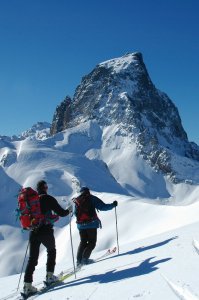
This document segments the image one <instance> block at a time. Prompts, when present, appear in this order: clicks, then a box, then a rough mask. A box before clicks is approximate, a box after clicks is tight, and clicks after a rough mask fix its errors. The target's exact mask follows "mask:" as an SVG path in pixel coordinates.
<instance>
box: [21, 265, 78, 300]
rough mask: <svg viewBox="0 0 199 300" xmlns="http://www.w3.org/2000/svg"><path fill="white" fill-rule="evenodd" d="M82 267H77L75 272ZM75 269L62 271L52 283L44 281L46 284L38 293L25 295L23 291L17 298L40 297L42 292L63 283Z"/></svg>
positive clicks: (22, 299)
mask: <svg viewBox="0 0 199 300" xmlns="http://www.w3.org/2000/svg"><path fill="white" fill-rule="evenodd" d="M80 270H81V268H80V267H79V268H76V270H75V272H76V273H77V272H78V271H80ZM74 274H75V273H74V270H72V271H69V272H68V273H64V272H61V273H60V274H59V275H58V279H59V280H58V281H56V282H53V283H51V284H48V283H47V282H46V281H43V283H44V285H43V286H42V287H41V288H39V289H38V290H37V292H36V293H34V294H30V295H28V296H26V295H24V294H23V293H21V297H20V298H17V300H26V299H31V300H32V299H35V298H37V297H39V296H40V295H42V294H45V293H46V292H47V291H49V290H51V289H53V288H55V287H57V286H59V285H62V284H63V281H64V280H65V279H67V278H69V277H70V276H72V275H74Z"/></svg>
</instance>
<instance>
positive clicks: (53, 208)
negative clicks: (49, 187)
mask: <svg viewBox="0 0 199 300" xmlns="http://www.w3.org/2000/svg"><path fill="white" fill-rule="evenodd" d="M40 206H41V212H42V214H44V215H45V214H46V213H48V214H49V213H52V212H55V213H56V214H57V215H58V216H60V217H65V216H67V215H68V214H69V210H68V209H63V208H62V207H61V206H60V205H59V203H58V202H57V200H56V199H55V198H54V197H52V196H50V195H48V194H44V193H42V194H41V195H40Z"/></svg>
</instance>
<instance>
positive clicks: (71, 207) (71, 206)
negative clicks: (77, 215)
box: [67, 204, 73, 213]
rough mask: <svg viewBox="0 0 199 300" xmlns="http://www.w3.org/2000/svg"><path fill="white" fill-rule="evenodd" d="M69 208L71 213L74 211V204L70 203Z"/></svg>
mask: <svg viewBox="0 0 199 300" xmlns="http://www.w3.org/2000/svg"><path fill="white" fill-rule="evenodd" d="M67 209H68V211H69V213H72V212H73V205H72V204H69V206H68V208H67Z"/></svg>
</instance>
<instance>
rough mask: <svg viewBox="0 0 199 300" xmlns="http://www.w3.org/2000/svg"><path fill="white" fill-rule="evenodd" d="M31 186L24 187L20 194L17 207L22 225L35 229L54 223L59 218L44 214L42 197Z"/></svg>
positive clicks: (25, 227)
mask: <svg viewBox="0 0 199 300" xmlns="http://www.w3.org/2000/svg"><path fill="white" fill-rule="evenodd" d="M41 196H42V195H39V194H38V193H37V192H36V191H35V190H33V189H32V188H31V187H26V188H22V189H21V190H20V192H19V194H18V197H17V200H18V208H17V209H16V211H17V215H18V217H19V220H20V223H21V227H22V228H23V229H25V230H33V229H35V228H38V227H40V226H41V225H44V224H45V225H47V224H52V223H54V222H56V221H57V220H58V218H59V217H58V216H57V215H52V214H51V215H49V216H47V215H44V214H42V212H41V206H40V197H41Z"/></svg>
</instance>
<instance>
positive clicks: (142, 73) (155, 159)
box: [51, 52, 199, 181]
mask: <svg viewBox="0 0 199 300" xmlns="http://www.w3.org/2000/svg"><path fill="white" fill-rule="evenodd" d="M88 120H96V121H97V122H98V124H99V125H100V126H109V125H113V124H117V125H119V127H120V128H121V131H122V132H123V134H125V135H130V136H131V137H132V141H133V142H135V143H136V145H137V151H138V153H139V154H140V155H142V157H143V158H144V159H145V160H147V161H148V162H149V163H150V164H151V166H152V167H154V168H155V169H157V170H161V171H162V172H163V173H164V174H168V175H170V177H171V178H172V179H173V181H175V180H177V179H176V176H175V172H174V171H173V169H172V165H171V158H172V156H173V155H174V154H175V155H180V156H182V157H187V158H191V159H194V160H197V161H199V147H198V146H197V145H196V144H195V143H190V142H189V141H188V138H187V134H186V132H185V130H184V129H183V126H182V123H181V119H180V116H179V113H178V109H177V108H176V106H175V105H174V104H173V102H172V101H171V100H170V99H169V97H168V96H167V95H166V94H165V93H163V92H161V91H159V90H158V89H156V87H155V86H154V84H153V83H152V81H151V79H150V77H149V74H148V72H147V69H146V67H145V64H144V62H143V58H142V54H141V53H137V52H136V53H128V54H126V55H124V56H122V57H120V58H116V59H111V60H108V61H106V62H103V63H100V64H99V65H97V66H96V68H95V69H94V70H93V71H92V72H91V73H90V74H88V75H87V76H84V77H83V78H82V81H81V84H80V85H79V86H78V87H77V89H76V91H75V95H74V98H73V99H72V100H71V99H70V98H69V97H66V99H65V100H64V101H63V102H62V103H61V104H60V105H59V106H58V107H57V109H56V112H55V114H54V117H53V122H52V127H51V134H55V133H57V132H60V131H62V130H64V129H67V128H70V127H74V126H76V125H79V124H80V123H83V122H86V121H88Z"/></svg>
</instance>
